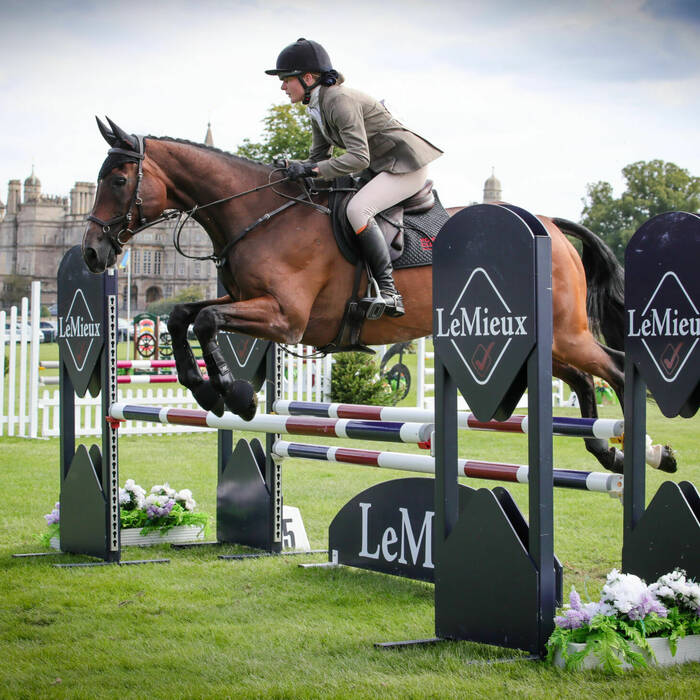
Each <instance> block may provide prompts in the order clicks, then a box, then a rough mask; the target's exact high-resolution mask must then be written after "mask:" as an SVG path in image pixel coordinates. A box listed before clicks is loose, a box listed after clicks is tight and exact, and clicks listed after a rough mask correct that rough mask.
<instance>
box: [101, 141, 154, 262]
mask: <svg viewBox="0 0 700 700" xmlns="http://www.w3.org/2000/svg"><path fill="white" fill-rule="evenodd" d="M135 138H136V140H137V143H138V147H139V150H138V151H134V150H127V149H125V148H110V149H109V151H108V152H107V153H108V155H112V154H117V155H123V156H126V157H127V158H129V159H130V160H133V161H134V162H136V163H138V165H139V170H138V174H137V176H136V187H134V192H133V194H132V195H131V201H130V202H129V206H128V207H127V209H126V212H125V213H124V214H120V215H119V216H115V217H113V218H112V219H108V220H107V221H103V220H102V219H100V218H98V217H97V216H93V215H92V214H90V215H89V216H88V217H87V220H88V221H94V222H95V223H96V224H99V225H100V226H102V232H103V233H104V234H105V235H106V236H107V240H108V241H109V243H110V245H111V246H112V248H114V252H115V253H116V254H117V255H120V254H121V252H122V250H124V244H125V243H126V240H122V234H123V233H127V234H129V236H133V235H134V234H135V233H137V232H138V231H140V230H141V228H143V227H144V225H145V223H146V217H145V216H144V215H143V209H142V206H143V199H141V197H140V196H139V192H140V190H141V181H142V180H143V159H144V158H145V157H146V148H145V145H144V138H143V136H135ZM134 206H136V209H137V210H138V221H139V224H140V226H139V228H137V229H131V228H129V225H130V224H131V219H132V218H133V217H132V214H131V210H132V209H133V208H134ZM117 224H123V225H122V227H121V228H120V229H119V231H117V233H113V232H112V227H113V226H116V225H117ZM127 240H128V239H127Z"/></svg>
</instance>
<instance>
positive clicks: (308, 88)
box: [297, 75, 321, 105]
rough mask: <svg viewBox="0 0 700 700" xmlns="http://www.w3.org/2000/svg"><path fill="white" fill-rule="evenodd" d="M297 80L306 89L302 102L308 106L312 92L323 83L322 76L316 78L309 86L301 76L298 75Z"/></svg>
mask: <svg viewBox="0 0 700 700" xmlns="http://www.w3.org/2000/svg"><path fill="white" fill-rule="evenodd" d="M297 80H298V81H299V82H300V83H301V86H302V87H303V88H304V99H303V100H302V101H301V103H302V104H303V105H307V104H309V102H310V101H311V91H312V90H313V89H314V88H315V87H316V86H317V85H318V84H319V83H320V82H321V76H320V75H319V77H318V78H316V80H314V82H313V83H312V84H311V85H307V84H306V83H305V82H304V79H303V78H302V76H301V75H297Z"/></svg>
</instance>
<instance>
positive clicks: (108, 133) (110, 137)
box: [95, 115, 117, 146]
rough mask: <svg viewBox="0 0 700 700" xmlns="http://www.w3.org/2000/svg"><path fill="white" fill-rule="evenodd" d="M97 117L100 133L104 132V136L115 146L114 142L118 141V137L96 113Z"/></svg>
mask: <svg viewBox="0 0 700 700" xmlns="http://www.w3.org/2000/svg"><path fill="white" fill-rule="evenodd" d="M95 119H96V120H97V128H98V129H99V130H100V133H101V134H102V138H104V140H105V141H106V142H107V143H108V144H109V145H110V146H114V144H115V143H116V142H117V137H116V136H115V135H114V134H113V133H112V132H111V131H110V130H109V128H108V127H107V126H105V125H104V124H103V123H102V122H101V121H100V118H99V117H98V116H97V115H96V116H95Z"/></svg>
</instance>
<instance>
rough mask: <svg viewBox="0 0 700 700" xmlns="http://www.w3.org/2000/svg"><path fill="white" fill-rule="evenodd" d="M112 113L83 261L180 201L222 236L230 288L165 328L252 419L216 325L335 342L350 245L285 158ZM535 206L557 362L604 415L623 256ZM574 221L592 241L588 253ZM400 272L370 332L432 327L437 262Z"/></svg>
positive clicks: (590, 410) (217, 394)
mask: <svg viewBox="0 0 700 700" xmlns="http://www.w3.org/2000/svg"><path fill="white" fill-rule="evenodd" d="M107 121H108V122H109V127H107V126H106V125H105V124H103V123H102V122H101V121H100V119H97V124H98V127H99V129H100V132H101V133H102V135H103V137H104V138H105V140H106V141H107V143H108V144H109V145H110V149H109V152H108V156H107V158H106V160H105V161H104V163H103V164H102V167H101V169H100V172H99V175H98V186H97V191H96V196H95V203H94V206H93V209H92V212H91V213H90V215H89V216H88V221H87V225H86V229H85V233H84V236H83V241H82V252H83V257H84V260H85V263H86V264H87V266H88V268H89V269H90V270H91V271H92V272H95V273H100V272H103V271H104V270H105V269H106V268H107V267H110V266H112V265H114V264H115V262H116V261H117V257H118V255H119V254H120V253H121V252H122V250H123V247H124V245H125V244H126V243H127V242H128V241H129V240H130V239H131V238H132V237H133V236H134V235H136V234H138V232H139V231H141V230H143V229H144V228H146V227H148V226H149V225H153V224H154V223H157V222H160V221H163V220H164V219H167V218H170V216H171V215H172V214H175V213H179V212H187V213H188V215H191V216H192V217H193V218H194V220H196V221H197V222H198V223H199V224H200V225H201V226H202V227H203V228H204V230H205V231H206V232H207V234H208V235H209V238H210V239H211V243H212V246H213V250H214V254H213V255H212V256H211V259H212V260H214V261H215V262H216V264H217V266H218V267H219V278H220V280H221V282H222V283H223V285H224V287H225V289H226V291H227V294H226V295H225V296H222V297H220V298H217V299H206V300H203V301H198V302H191V303H186V304H181V305H178V306H176V307H175V308H174V309H173V312H172V313H171V315H170V318H169V320H168V331H169V332H170V335H171V338H172V348H173V354H174V358H175V362H176V365H177V373H178V380H179V381H180V383H182V384H183V385H184V386H185V387H187V388H189V389H190V390H191V391H192V393H193V395H194V397H195V399H196V400H197V402H198V403H199V404H200V405H201V406H202V408H204V409H205V410H208V411H213V412H214V413H216V414H217V415H221V414H222V413H223V411H224V408H228V409H229V410H231V411H232V412H233V413H236V414H237V415H239V416H241V417H242V418H244V419H246V420H250V419H252V418H253V416H254V415H255V412H256V406H257V400H256V396H255V392H254V391H253V389H252V387H251V386H250V385H249V384H248V383H247V382H243V381H240V380H235V379H234V378H233V376H232V374H231V372H230V369H229V368H228V366H227V365H226V362H225V360H224V358H223V355H222V353H221V350H220V348H219V346H218V344H217V332H218V331H220V330H225V331H235V332H238V333H245V334H248V335H251V336H254V337H257V338H263V339H267V340H271V341H274V342H277V343H287V344H296V343H300V342H301V343H305V344H307V345H313V346H316V347H322V346H324V345H327V344H328V343H330V342H331V341H333V339H334V338H335V337H336V335H337V332H338V330H339V327H340V323H341V319H342V317H343V312H344V308H345V304H346V301H347V299H348V298H349V297H350V296H351V290H352V288H353V282H354V275H355V268H354V266H353V265H351V264H350V263H349V262H347V261H346V260H345V259H344V258H343V257H342V255H341V254H340V251H339V249H338V246H337V244H336V242H335V239H334V237H333V234H332V231H331V223H330V217H329V216H328V215H327V213H328V212H327V210H323V207H322V206H319V205H314V206H310V205H308V204H309V202H300V201H299V200H300V198H299V192H300V190H299V186H298V185H297V184H295V183H292V182H289V181H286V178H284V177H282V176H281V175H280V174H279V172H280V171H279V169H276V168H275V166H272V165H268V164H264V163H258V162H254V161H251V160H248V159H246V158H241V157H239V156H235V155H232V154H230V153H226V152H223V151H220V150H218V149H216V148H213V147H211V146H205V145H202V144H196V143H193V142H189V141H185V140H181V139H173V138H170V137H154V136H148V137H140V136H135V135H133V134H128V133H127V132H125V131H124V130H123V129H121V128H120V127H119V126H117V125H116V124H115V123H114V122H113V121H112V120H110V119H109V118H108V119H107ZM110 127H111V128H110ZM232 193H233V194H232ZM461 208H462V207H456V208H452V209H449V210H448V214H450V215H453V214H454V213H455V212H456V211H458V210H459V209H461ZM538 218H539V220H540V221H541V222H542V224H543V225H544V227H545V228H546V230H547V232H548V233H549V235H550V237H551V242H552V298H553V319H554V337H553V344H552V371H553V374H554V376H556V377H559V378H561V379H563V380H564V381H565V382H566V383H567V384H568V385H569V386H570V387H571V389H572V390H573V391H575V392H576V394H577V396H578V399H579V405H580V409H581V415H582V416H583V417H588V418H595V417H597V406H596V399H595V390H594V385H593V379H592V376H591V375H595V376H597V377H600V378H602V379H604V380H605V381H606V382H608V383H609V384H610V386H611V387H612V388H613V390H614V391H615V393H616V394H617V396H618V398H619V400H620V405H621V406H622V405H623V399H624V396H623V394H624V373H623V363H624V355H623V353H622V349H623V331H622V329H623V328H624V318H623V314H624V309H623V282H622V273H621V268H620V265H619V263H617V261H616V259H615V257H614V255H613V254H612V252H611V251H610V249H609V248H608V247H607V246H606V245H605V244H604V243H603V241H602V240H601V239H600V238H599V237H598V236H596V235H595V234H593V233H592V232H590V231H588V230H587V229H585V228H584V227H582V226H579V225H577V224H573V223H572V222H567V221H565V220H563V219H555V218H551V217H546V216H539V217H538ZM134 219H137V222H136V223H132V222H134ZM565 233H566V234H567V235H570V236H573V237H574V238H577V239H578V240H580V241H581V243H582V245H583V253H582V256H579V255H578V253H577V252H576V249H575V248H574V247H573V245H572V244H571V242H570V241H569V240H568V239H567V237H566V235H565ZM584 268H585V269H584ZM587 280H588V282H587ZM395 282H396V285H397V288H398V290H399V291H400V293H401V295H402V297H403V300H404V306H405V309H406V314H405V315H404V316H402V317H398V318H388V317H386V316H382V317H381V318H379V319H377V320H372V321H369V322H366V323H365V325H364V328H363V330H362V334H361V338H360V342H361V343H363V344H366V345H383V344H391V343H397V342H405V341H409V340H412V339H415V338H420V337H423V336H426V335H430V334H431V333H432V317H433V309H432V268H431V267H430V266H423V267H413V268H407V269H401V270H397V271H395ZM589 322H590V323H589ZM190 324H193V326H194V332H195V334H196V336H197V338H198V339H199V342H200V345H201V348H202V351H203V357H204V360H205V364H206V368H207V371H208V375H209V378H208V379H207V380H205V379H204V378H203V377H202V374H201V372H200V370H199V368H198V366H197V363H196V361H195V358H194V355H193V353H192V350H191V348H190V346H189V344H188V341H187V328H188V326H189V325H190ZM594 333H595V334H594ZM596 335H601V336H603V337H604V338H605V339H606V342H607V343H608V344H609V345H604V344H602V343H601V342H599V341H598V340H597V339H596ZM585 443H586V448H587V449H588V450H589V452H591V454H593V455H594V456H595V457H596V459H597V460H598V461H599V462H600V463H601V465H602V466H604V467H605V468H606V469H609V470H611V471H615V472H620V473H621V472H622V465H623V453H622V452H621V451H620V450H619V449H617V448H616V447H614V446H611V447H608V444H607V442H606V441H605V440H599V439H595V438H586V439H585ZM658 448H659V450H660V454H661V460H660V464H659V467H658V468H660V469H662V470H664V471H675V470H676V462H675V458H674V457H673V453H672V450H671V449H670V448H668V447H662V446H658Z"/></svg>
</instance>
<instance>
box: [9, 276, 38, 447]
mask: <svg viewBox="0 0 700 700" xmlns="http://www.w3.org/2000/svg"><path fill="white" fill-rule="evenodd" d="M40 316H41V282H38V281H36V282H32V287H31V302H30V300H29V299H27V297H24V298H23V299H22V301H21V303H20V308H19V311H18V309H17V307H16V306H13V307H11V308H10V311H9V313H7V312H6V311H0V380H1V381H0V436H2V435H10V436H12V435H17V436H19V437H34V438H35V437H38V416H39V414H38V408H39V407H38V400H39V318H40ZM18 324H19V326H20V328H19V333H17V325H18ZM8 326H9V328H8Z"/></svg>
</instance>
